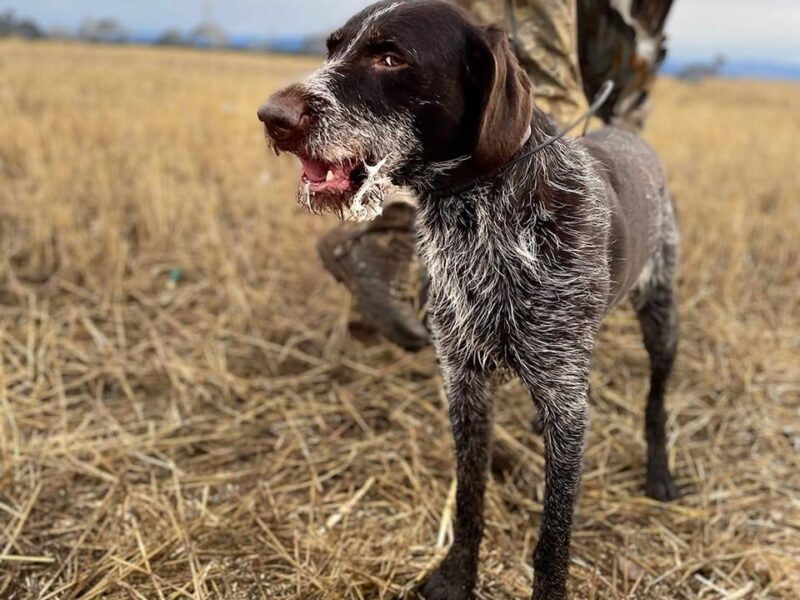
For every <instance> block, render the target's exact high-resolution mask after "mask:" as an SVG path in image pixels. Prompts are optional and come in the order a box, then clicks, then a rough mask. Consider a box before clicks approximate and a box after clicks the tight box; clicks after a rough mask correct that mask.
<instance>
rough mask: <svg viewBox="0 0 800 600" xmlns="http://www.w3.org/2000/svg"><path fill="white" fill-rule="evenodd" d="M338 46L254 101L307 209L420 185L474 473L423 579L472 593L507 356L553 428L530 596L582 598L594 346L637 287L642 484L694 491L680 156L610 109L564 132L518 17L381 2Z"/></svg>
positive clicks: (444, 339) (459, 434)
mask: <svg viewBox="0 0 800 600" xmlns="http://www.w3.org/2000/svg"><path fill="white" fill-rule="evenodd" d="M327 46H328V51H329V56H328V59H327V61H326V62H325V63H324V65H323V66H322V67H321V68H320V69H319V70H318V71H316V72H315V73H314V74H312V75H311V76H310V77H309V78H308V79H307V80H305V81H304V82H302V83H299V84H295V85H291V86H289V87H287V88H286V89H283V90H281V91H279V92H278V93H276V94H275V95H273V96H272V97H271V98H270V99H269V100H268V101H267V103H266V104H264V105H263V106H262V108H261V109H260V110H259V113H258V115H259V118H260V119H261V120H262V121H263V122H264V125H265V128H266V133H267V137H268V140H269V142H270V144H272V145H273V146H274V147H275V149H276V150H277V151H288V152H291V153H294V154H296V155H297V156H298V157H299V158H300V161H301V162H302V166H303V174H302V176H301V181H300V186H299V199H300V201H301V202H302V203H303V204H304V205H306V206H307V207H308V208H309V209H310V210H312V211H315V212H326V211H329V212H334V213H336V214H338V215H340V216H341V217H346V218H357V219H365V218H370V217H371V216H374V215H376V214H378V213H379V212H380V207H381V202H382V200H383V196H384V194H385V193H386V191H387V189H388V188H389V186H390V185H392V184H396V185H402V186H408V187H410V188H412V189H413V190H414V191H415V192H416V195H417V197H418V216H417V229H418V244H419V249H420V254H421V256H422V257H423V259H424V262H425V265H426V267H427V270H428V273H429V276H430V289H429V319H430V326H431V329H432V332H433V337H434V342H435V346H436V350H437V356H438V360H439V364H440V368H441V371H442V374H443V377H444V380H445V383H446V390H447V395H448V400H449V416H450V421H451V426H452V433H453V436H454V440H455V448H456V463H457V469H456V470H457V477H458V488H457V495H456V508H457V510H456V518H455V527H454V531H455V536H454V542H453V545H452V547H451V548H450V550H449V552H448V554H447V555H446V557H445V558H444V560H443V561H442V562H441V563H440V565H439V566H438V567H437V568H436V569H435V570H434V571H433V572H432V573H430V574H429V575H428V576H427V577H426V578H425V579H424V580H423V582H422V584H421V585H420V586H419V588H418V590H417V591H418V593H419V594H420V595H421V596H422V597H424V598H426V599H427V600H464V599H467V598H471V597H472V595H473V590H474V587H475V585H476V580H477V572H478V555H479V548H480V543H481V537H482V534H483V529H484V520H483V508H484V490H485V487H486V480H487V470H488V466H489V455H490V449H489V446H490V437H491V423H492V400H491V397H490V395H489V394H488V392H487V384H488V381H489V378H490V376H491V375H492V374H493V373H494V372H496V371H498V370H510V371H511V372H512V373H514V374H516V375H517V376H518V377H519V378H520V379H521V381H522V383H523V385H524V386H525V387H526V389H527V390H528V391H529V393H530V396H531V398H532V399H533V401H534V403H535V404H536V406H537V408H538V414H539V419H540V422H541V427H542V429H543V436H544V443H545V454H546V456H545V459H546V467H545V477H546V480H545V498H544V512H543V516H542V521H541V527H540V533H539V539H538V543H537V545H536V549H535V552H534V556H533V566H534V584H533V588H534V589H533V594H532V597H533V598H534V599H535V600H560V599H563V598H566V594H567V579H568V567H569V547H570V532H571V528H572V519H573V512H574V507H575V503H576V497H577V495H578V489H579V484H580V479H581V463H582V457H583V449H584V438H585V433H586V428H587V419H588V404H587V399H588V390H589V384H588V379H589V370H590V365H591V359H592V352H593V347H594V344H595V339H596V337H597V332H598V329H599V327H600V323H601V321H602V319H603V317H604V316H605V315H606V314H607V313H608V312H609V311H610V310H611V309H612V308H613V307H615V306H616V305H617V304H619V303H620V302H622V301H623V300H624V299H625V298H626V297H630V298H631V299H632V301H633V304H634V307H635V309H636V312H637V315H638V318H639V320H640V322H641V328H642V333H643V337H644V342H645V346H646V349H647V351H648V353H649V357H650V363H651V375H650V391H649V395H648V398H647V407H646V417H645V432H646V439H647V444H648V460H647V479H646V488H645V489H646V493H647V495H648V496H650V497H651V498H655V499H657V500H661V501H669V500H672V499H674V498H676V497H677V493H678V491H677V488H676V485H675V483H674V481H673V479H672V476H671V475H670V471H669V468H668V465H667V452H666V434H665V428H666V423H665V422H666V413H665V408H664V395H665V388H666V385H667V380H668V378H669V376H670V372H671V371H672V367H673V363H674V360H675V356H676V350H677V344H678V317H677V310H676V301H675V292H674V281H675V271H676V265H677V250H678V232H677V225H676V219H675V213H674V209H673V204H672V201H671V198H670V195H669V193H668V191H667V187H666V181H665V176H664V172H663V170H662V168H661V166H660V164H659V161H658V159H657V157H656V155H655V154H654V152H653V151H652V150H651V149H650V148H649V147H648V146H647V145H646V144H645V143H644V142H643V141H641V140H640V139H639V138H638V137H636V136H635V135H633V134H630V133H627V132H625V131H622V130H619V129H615V128H613V127H607V128H604V129H601V130H599V131H596V132H592V133H589V134H588V135H586V136H584V137H582V138H577V139H570V138H563V139H558V140H555V141H553V142H552V143H549V144H548V143H547V140H550V139H551V137H555V134H556V133H557V130H556V128H555V126H554V124H553V123H552V122H551V120H550V119H549V118H548V117H547V116H546V115H545V114H544V113H542V112H541V111H539V110H538V109H537V108H536V107H535V105H534V103H533V100H532V98H533V90H532V84H531V82H530V80H529V79H528V77H527V75H526V74H525V73H524V71H523V70H522V68H521V67H520V65H519V64H518V62H517V60H516V58H515V57H514V54H513V52H512V51H511V49H510V45H509V41H508V35H507V33H506V32H505V31H504V30H503V29H501V28H499V27H493V26H490V27H482V26H479V25H477V24H475V23H474V22H473V21H472V20H471V18H470V17H469V15H468V14H467V13H465V12H464V11H462V10H461V9H459V8H457V7H454V6H452V5H450V4H448V3H447V2H444V1H442V0H406V1H400V2H399V1H392V0H386V1H383V2H378V3H377V4H374V5H372V6H370V7H368V8H366V9H365V10H363V11H362V12H360V13H358V14H357V15H356V16H354V17H353V18H351V19H350V20H349V21H348V22H347V23H346V24H345V25H344V26H343V27H342V28H341V29H339V30H337V31H336V32H334V33H333V34H332V35H331V36H330V38H329V39H328V43H327ZM539 147H541V148H540V149H538V150H536V149H537V148H539ZM532 150H536V151H535V152H532Z"/></svg>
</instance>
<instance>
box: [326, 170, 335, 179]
mask: <svg viewBox="0 0 800 600" xmlns="http://www.w3.org/2000/svg"><path fill="white" fill-rule="evenodd" d="M325 181H333V171H328V174H327V175H326V176H325Z"/></svg>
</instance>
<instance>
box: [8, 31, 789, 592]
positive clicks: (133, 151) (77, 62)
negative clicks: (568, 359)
mask: <svg viewBox="0 0 800 600" xmlns="http://www.w3.org/2000/svg"><path fill="white" fill-rule="evenodd" d="M314 62H315V61H314V60H312V59H292V58H282V57H270V56H255V55H253V56H248V55H242V54H233V53H230V54H225V53H219V54H212V53H203V52H190V51H171V50H170V51H167V50H154V49H139V48H104V47H87V46H82V45H73V44H69V45H63V44H55V43H53V44H50V43H42V44H35V45H32V44H25V43H22V42H3V43H2V44H0V115H2V116H0V355H1V356H2V361H0V597H2V598H5V599H8V600H19V599H25V600H27V599H34V598H35V599H45V598H58V599H75V598H82V599H96V598H110V599H123V598H124V599H133V598H138V599H162V600H166V599H180V598H192V599H203V598H214V599H216V598H224V599H234V600H236V599H251V598H252V599H258V598H268V599H270V600H289V599H299V600H323V599H326V600H327V599H330V600H341V599H347V600H366V599H379V598H380V599H389V598H397V597H398V596H400V595H401V594H402V593H403V590H404V589H406V588H407V587H408V586H409V585H411V584H413V582H414V581H415V580H416V579H417V578H419V577H420V576H421V575H422V574H423V573H424V572H425V571H426V570H427V569H428V568H430V567H431V566H432V565H433V564H435V561H436V560H437V558H438V557H441V555H442V553H443V551H444V547H445V546H446V544H447V542H448V540H449V530H448V526H447V525H448V522H449V517H448V515H449V510H450V508H449V504H448V501H447V499H448V495H449V493H450V490H451V489H452V482H453V457H452V446H451V441H450V435H449V428H448V424H447V420H446V417H445V411H444V410H443V399H442V392H441V386H440V382H439V378H438V376H437V374H436V366H435V360H434V356H433V352H432V351H430V350H427V351H423V352H421V353H420V354H417V355H409V354H405V353H403V352H402V351H400V350H397V349H395V348H393V347H391V346H389V345H388V344H384V343H377V344H372V345H363V344H361V343H359V342H356V341H354V340H352V339H350V338H349V337H348V336H347V332H346V323H347V313H348V298H347V295H346V294H345V293H344V292H343V290H342V289H340V288H339V287H338V286H337V285H336V284H335V283H334V282H333V281H332V279H331V278H330V277H328V276H327V275H326V274H325V273H324V271H323V269H322V268H321V266H320V264H319V262H318V260H317V256H316V252H315V250H314V243H315V240H316V239H317V238H318V236H319V235H321V234H322V233H323V232H324V231H326V230H327V229H328V228H330V227H331V226H332V225H333V221H331V220H328V219H327V218H319V217H313V216H310V215H308V214H306V213H305V212H304V211H303V210H302V209H300V208H298V207H297V206H296V205H295V203H294V188H295V180H296V177H297V172H298V168H297V165H296V163H295V161H294V159H292V157H290V156H281V157H280V158H276V157H275V156H272V155H270V154H268V153H267V150H266V147H265V145H264V142H263V135H262V132H261V130H260V128H259V124H258V123H257V121H256V119H255V110H256V108H257V106H258V105H259V103H260V102H261V101H262V100H263V99H264V98H265V97H266V96H267V94H268V93H270V92H271V91H272V90H274V89H276V88H277V87H278V86H280V85H282V84H284V83H286V82H288V81H291V80H293V79H295V78H297V77H298V76H300V75H301V74H302V73H304V72H306V71H308V70H309V69H311V67H312V66H313V64H314ZM646 137H647V138H648V139H649V140H650V141H651V142H652V143H653V144H654V145H655V146H656V148H657V149H658V150H659V152H660V154H661V155H662V156H663V159H664V161H665V163H666V165H667V167H668V171H669V174H670V183H671V187H672V190H673V193H674V195H675V197H676V199H677V204H678V208H679V212H680V219H681V223H682V229H683V256H682V276H681V281H680V298H681V313H682V327H683V337H682V342H681V353H680V359H679V363H678V368H677V373H676V375H675V377H674V381H673V385H672V388H671V392H670V395H669V401H668V403H669V407H670V414H671V417H670V420H669V431H670V434H669V448H670V456H671V462H672V465H673V469H674V472H675V473H676V475H677V478H678V481H679V483H680V485H681V487H682V489H683V497H682V498H681V499H680V501H678V502H675V503H674V504H670V505H667V506H664V505H660V504H657V503H655V502H652V501H650V500H648V499H646V498H645V497H644V496H643V482H644V442H643V433H642V430H643V407H644V396H645V392H646V376H647V364H646V356H645V353H644V350H643V349H642V347H641V340H640V336H639V332H638V327H637V324H636V322H635V320H634V319H633V318H632V316H631V313H630V311H628V310H621V311H619V312H617V313H615V314H614V315H613V316H612V317H611V318H610V319H609V320H608V322H607V323H606V325H605V327H604V329H603V334H602V339H601V341H600V344H599V347H598V349H597V353H596V360H595V369H594V375H593V381H592V385H593V395H594V401H593V413H592V427H591V435H590V438H589V443H588V450H587V454H586V461H585V463H586V466H585V476H584V484H583V492H582V496H581V500H580V506H579V508H578V513H577V517H576V526H575V533H574V543H573V564H572V573H571V588H572V590H573V592H574V597H575V598H581V599H582V598H597V599H618V598H647V599H651V598H652V599H659V600H672V599H695V598H704V599H727V600H741V599H755V598H780V599H796V598H798V597H800V361H798V356H800V352H799V351H800V302H798V299H799V298H800V250H799V245H798V237H799V236H800V208H798V190H800V163H799V162H798V161H799V160H800V85H792V84H778V83H752V82H733V81H725V82H723V81H707V82H703V83H700V84H697V85H689V84H684V83H679V82H676V81H671V80H665V81H663V82H661V83H660V85H659V87H658V89H657V93H656V97H655V110H654V114H653V117H652V120H651V122H650V126H649V128H648V130H647V134H646ZM496 393H497V398H498V402H497V422H496V438H497V443H498V444H499V448H500V450H501V451H502V452H503V453H504V454H505V455H506V456H507V457H509V460H508V461H506V463H505V464H504V465H502V468H501V467H500V466H498V467H497V468H496V469H495V470H494V473H493V476H492V480H491V482H490V486H489V492H488V499H487V506H488V526H487V530H488V531H487V537H486V541H485V543H484V546H483V564H482V571H481V572H482V576H481V584H480V592H479V594H478V596H479V598H481V599H499V600H504V599H512V598H517V599H518V598H527V597H528V595H529V591H528V590H529V586H530V582H531V576H532V575H531V569H530V567H529V558H530V556H531V552H532V549H533V546H534V544H535V542H536V527H537V525H538V522H539V519H540V516H541V500H542V492H543V489H542V479H543V478H542V467H543V459H542V443H541V440H540V438H539V437H538V436H537V435H535V434H534V433H533V432H532V431H531V429H530V427H529V424H528V423H529V419H530V417H531V416H532V412H533V407H532V406H531V404H530V402H529V400H528V399H527V398H526V396H525V394H524V393H523V392H522V390H521V389H520V387H519V385H518V384H517V383H515V382H510V383H507V384H504V385H502V386H500V387H499V389H498V390H497V392H496Z"/></svg>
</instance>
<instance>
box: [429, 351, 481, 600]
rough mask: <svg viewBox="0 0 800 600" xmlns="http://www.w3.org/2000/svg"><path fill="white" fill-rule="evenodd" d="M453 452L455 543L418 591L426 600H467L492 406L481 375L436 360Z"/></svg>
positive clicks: (475, 553)
mask: <svg viewBox="0 0 800 600" xmlns="http://www.w3.org/2000/svg"><path fill="white" fill-rule="evenodd" d="M442 368H443V371H444V376H445V380H446V384H447V396H448V402H449V413H450V425H451V428H452V431H453V438H454V440H455V449H456V475H457V478H458V488H457V492H456V520H455V527H454V534H455V538H454V540H453V545H452V547H451V548H450V551H449V552H448V553H447V556H446V557H445V559H444V560H443V561H442V563H441V564H440V565H439V567H438V568H437V569H436V570H435V571H434V572H433V573H432V574H431V575H430V576H429V577H428V578H427V579H426V580H425V582H424V583H423V584H422V585H421V586H420V589H419V592H420V594H421V595H422V596H423V597H424V598H426V600H467V599H469V598H472V591H473V589H474V587H475V584H476V582H477V577H478V554H479V551H480V545H481V537H482V536H483V496H484V491H485V489H486V477H487V471H488V466H489V445H490V442H491V428H492V405H491V401H490V399H489V398H488V395H487V393H486V375H485V374H484V373H483V372H482V371H481V370H480V369H479V368H477V367H472V366H465V365H458V366H453V365H452V364H449V363H448V361H446V360H442Z"/></svg>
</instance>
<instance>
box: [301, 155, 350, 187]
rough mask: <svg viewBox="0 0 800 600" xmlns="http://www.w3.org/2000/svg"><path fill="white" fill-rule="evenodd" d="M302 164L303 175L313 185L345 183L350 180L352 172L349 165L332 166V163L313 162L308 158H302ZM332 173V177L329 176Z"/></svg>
mask: <svg viewBox="0 0 800 600" xmlns="http://www.w3.org/2000/svg"><path fill="white" fill-rule="evenodd" d="M300 162H302V163H303V174H304V175H305V176H306V179H308V180H309V181H310V182H312V183H322V182H323V181H327V182H329V183H330V182H332V181H336V182H343V181H348V180H349V179H350V171H352V170H353V169H352V167H350V166H348V165H344V166H340V165H332V164H330V163H326V162H321V161H316V160H311V159H308V158H303V157H300ZM328 173H330V175H328Z"/></svg>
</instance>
